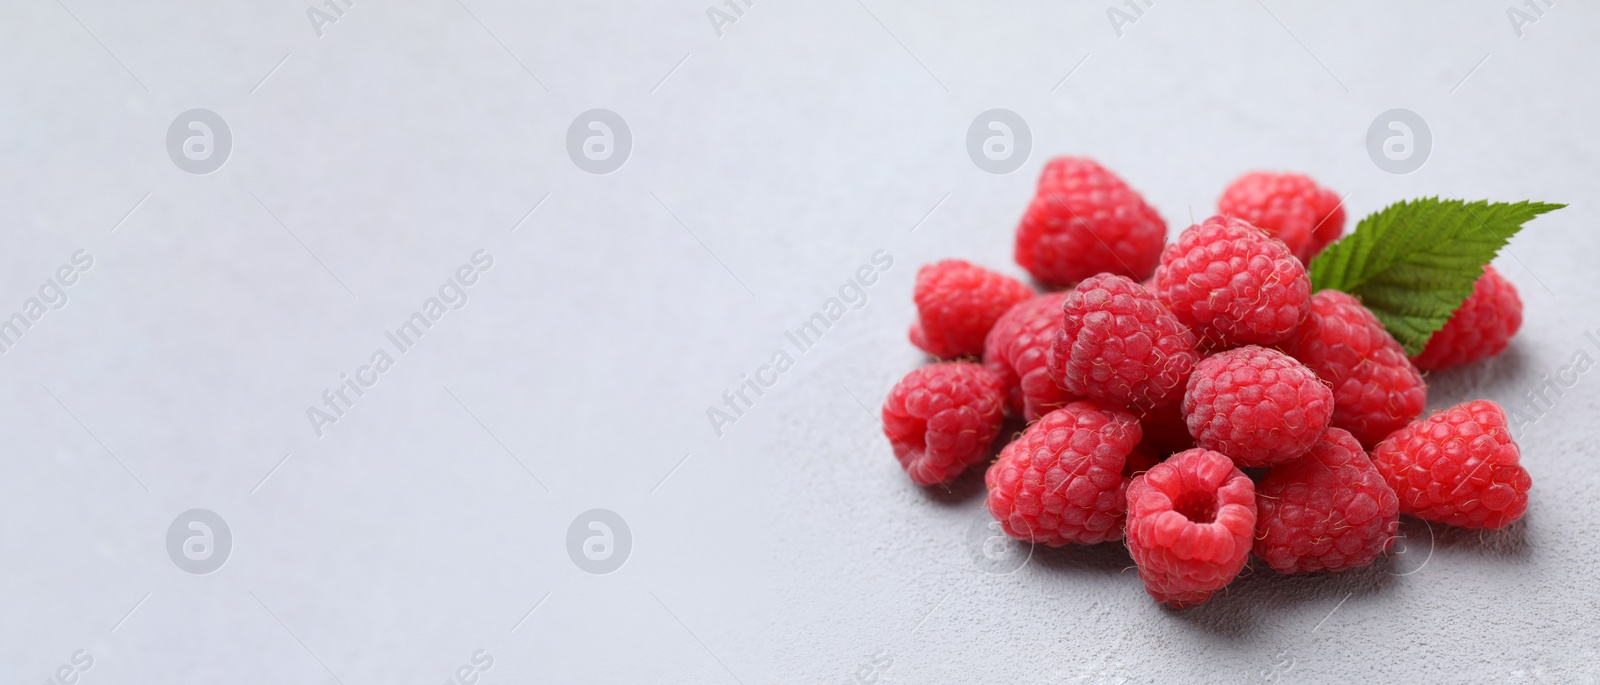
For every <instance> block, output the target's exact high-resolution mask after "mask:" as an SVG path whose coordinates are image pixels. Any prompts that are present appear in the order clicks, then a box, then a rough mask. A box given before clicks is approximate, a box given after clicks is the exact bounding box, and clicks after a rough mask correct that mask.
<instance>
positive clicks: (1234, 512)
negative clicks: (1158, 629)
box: [1126, 447, 1256, 608]
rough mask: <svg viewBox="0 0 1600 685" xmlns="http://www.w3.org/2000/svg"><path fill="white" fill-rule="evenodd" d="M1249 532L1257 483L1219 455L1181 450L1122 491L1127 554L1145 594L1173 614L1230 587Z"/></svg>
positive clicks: (1253, 523)
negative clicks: (1125, 500) (1125, 497)
mask: <svg viewBox="0 0 1600 685" xmlns="http://www.w3.org/2000/svg"><path fill="white" fill-rule="evenodd" d="M1255 527H1256V491H1255V485H1254V484H1252V483H1251V482H1250V478H1249V477H1247V476H1245V475H1244V473H1243V472H1241V471H1239V469H1238V468H1237V467H1235V466H1234V465H1233V460H1231V459H1229V458H1228V457H1226V456H1224V455H1223V454H1221V453H1219V452H1213V451H1211V450H1207V449H1204V448H1198V447H1197V448H1195V449H1191V450H1185V451H1183V452H1179V453H1178V454H1175V455H1173V456H1172V458H1171V459H1168V460H1166V461H1164V462H1162V463H1160V464H1156V465H1155V466H1154V467H1151V469H1150V470H1149V471H1146V472H1145V473H1143V474H1141V475H1138V476H1135V477H1134V479H1133V482H1132V483H1130V484H1129V485H1128V528H1127V533H1126V537H1127V543H1128V553H1129V554H1131V555H1132V556H1133V561H1134V563H1135V564H1137V565H1138V567H1139V579H1140V580H1143V581H1144V588H1145V591H1146V592H1148V593H1149V594H1150V596H1151V597H1152V598H1154V599H1155V600H1156V601H1157V602H1161V603H1162V604H1166V605H1168V606H1170V607H1173V608H1183V607H1187V606H1192V605H1195V604H1200V603H1202V602H1205V601H1206V600H1208V599H1210V598H1211V594H1212V593H1214V592H1216V591H1217V590H1220V589H1222V588H1223V587H1225V586H1226V585H1227V584H1228V583H1230V582H1232V581H1233V579H1234V577H1235V576H1237V575H1239V571H1240V570H1242V569H1243V568H1244V564H1245V561H1246V560H1248V559H1249V557H1250V547H1251V542H1252V540H1253V539H1254V536H1255Z"/></svg>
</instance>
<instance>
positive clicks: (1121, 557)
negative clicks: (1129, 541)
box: [1032, 540, 1138, 580]
mask: <svg viewBox="0 0 1600 685" xmlns="http://www.w3.org/2000/svg"><path fill="white" fill-rule="evenodd" d="M1032 562H1033V564H1034V565H1035V566H1037V567H1038V568H1041V569H1044V570H1046V571H1050V572H1055V573H1059V572H1068V571H1093V572H1098V573H1110V574H1119V573H1124V572H1126V573H1127V574H1128V575H1129V576H1132V577H1134V578H1135V580H1137V577H1138V573H1137V568H1136V567H1135V566H1134V563H1133V557H1131V556H1128V547H1127V546H1126V545H1124V544H1123V543H1122V541H1121V540H1117V541H1114V542H1102V543H1100V544H1097V545H1063V546H1061V547H1050V546H1047V545H1034V546H1033V559H1032Z"/></svg>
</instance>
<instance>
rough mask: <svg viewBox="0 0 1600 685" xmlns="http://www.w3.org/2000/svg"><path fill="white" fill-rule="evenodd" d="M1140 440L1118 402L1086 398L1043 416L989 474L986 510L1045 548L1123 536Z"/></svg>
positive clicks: (1007, 527) (1016, 535) (1009, 528)
mask: <svg viewBox="0 0 1600 685" xmlns="http://www.w3.org/2000/svg"><path fill="white" fill-rule="evenodd" d="M1139 438H1140V431H1139V421H1138V419H1136V418H1134V417H1133V415H1132V414H1129V413H1128V412H1127V411H1125V410H1123V409H1121V408H1119V407H1113V406H1110V405H1105V404H1101V403H1098V402H1092V401H1087V400H1086V401H1080V402H1073V403H1071V404H1068V405H1067V406H1065V407H1062V408H1060V409H1057V410H1055V411H1052V412H1050V413H1048V414H1045V415H1044V417H1043V418H1041V419H1039V420H1038V421H1036V422H1034V423H1033V425H1030V426H1028V428H1027V430H1025V431H1023V433H1022V435H1021V436H1020V437H1018V438H1017V439H1016V440H1014V441H1012V442H1011V444H1009V445H1006V447H1005V449H1004V450H1003V451H1001V452H1000V458H999V459H998V460H996V461H995V463H994V464H993V465H991V466H990V467H989V471H988V472H987V473H985V474H984V482H985V483H987V485H988V487H989V502H988V504H989V513H991V514H993V515H994V518H995V520H996V521H999V522H1000V526H1001V528H1003V529H1004V530H1005V531H1006V534H1007V535H1010V536H1012V537H1014V538H1018V539H1022V540H1028V541H1031V542H1036V543H1040V544H1045V545H1051V546H1060V545H1065V544H1067V543H1077V544H1085V545H1087V544H1094V543H1097V542H1105V541H1107V540H1117V539H1120V538H1121V537H1122V517H1123V512H1124V510H1125V508H1126V506H1127V502H1126V499H1125V493H1126V490H1127V486H1128V478H1127V473H1126V472H1127V471H1128V467H1129V463H1128V459H1129V455H1130V453H1132V452H1133V451H1134V448H1135V446H1136V445H1137V444H1138V443H1139ZM1147 463H1148V461H1147V460H1146V459H1144V458H1143V457H1140V458H1139V459H1138V460H1137V464H1136V465H1137V466H1143V465H1145V464H1147Z"/></svg>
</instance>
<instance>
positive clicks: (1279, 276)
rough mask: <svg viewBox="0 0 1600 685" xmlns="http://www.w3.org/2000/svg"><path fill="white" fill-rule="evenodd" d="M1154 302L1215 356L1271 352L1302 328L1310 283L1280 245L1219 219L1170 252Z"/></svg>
mask: <svg viewBox="0 0 1600 685" xmlns="http://www.w3.org/2000/svg"><path fill="white" fill-rule="evenodd" d="M1155 287H1156V296H1157V297H1159V298H1160V299H1161V301H1162V302H1163V303H1165V304H1166V305H1167V307H1168V308H1169V309H1171V310H1172V313H1173V315H1175V316H1177V317H1178V320H1179V321H1182V322H1183V323H1184V324H1185V325H1187V326H1189V327H1190V328H1192V329H1194V332H1195V335H1197V336H1199V337H1200V339H1201V341H1202V342H1203V343H1204V344H1205V345H1206V346H1207V347H1209V348H1211V349H1227V348H1229V347H1237V346H1240V345H1271V344H1274V343H1277V342H1278V341H1281V340H1283V339H1284V338H1287V337H1288V336H1289V335H1290V334H1291V333H1293V332H1294V330H1295V329H1296V328H1298V327H1299V326H1300V324H1301V322H1303V321H1305V318H1306V314H1307V312H1308V311H1309V310H1310V306H1311V278H1310V277H1309V276H1307V275H1306V268H1305V265H1304V264H1302V263H1300V260H1299V259H1296V258H1295V256H1294V254H1292V253H1291V252H1289V248H1288V247H1287V246H1285V245H1284V244H1283V242H1281V241H1278V240H1274V239H1273V238H1272V237H1270V236H1268V235H1267V234H1266V233H1265V232H1263V231H1262V230H1261V229H1259V228H1257V227H1255V226H1253V225H1251V224H1250V223H1249V222H1247V221H1244V220H1243V219H1238V218H1235V217H1225V216H1214V217H1211V218H1209V219H1206V220H1205V221H1203V222H1201V223H1199V224H1196V225H1194V226H1190V227H1189V228H1188V229H1187V230H1185V231H1184V232H1183V233H1182V234H1180V235H1179V236H1178V240H1177V241H1176V242H1174V243H1173V244H1171V245H1168V246H1167V249H1166V251H1164V252H1162V254H1161V266H1160V267H1159V268H1157V269H1156V276H1155Z"/></svg>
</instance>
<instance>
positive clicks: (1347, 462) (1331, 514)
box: [1255, 428, 1400, 573]
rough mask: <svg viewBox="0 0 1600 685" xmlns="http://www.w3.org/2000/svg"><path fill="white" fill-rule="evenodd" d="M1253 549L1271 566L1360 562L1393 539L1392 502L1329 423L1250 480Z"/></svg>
mask: <svg viewBox="0 0 1600 685" xmlns="http://www.w3.org/2000/svg"><path fill="white" fill-rule="evenodd" d="M1256 512H1257V521H1256V530H1257V533H1256V541H1255V555H1256V556H1258V557H1260V558H1261V559H1262V560H1263V561H1266V562H1267V565H1268V566H1271V567H1272V570H1274V571H1277V572H1278V573H1316V572H1320V571H1343V570H1346V569H1351V568H1358V567H1361V566H1366V565H1367V564H1370V563H1372V562H1373V560H1375V559H1377V558H1378V555H1379V554H1382V553H1383V551H1384V550H1387V549H1389V547H1390V546H1391V545H1392V544H1393V543H1394V540H1395V534H1396V532H1397V531H1398V530H1399V526H1400V504H1399V501H1398V500H1397V499H1396V497H1395V494H1394V490H1393V489H1391V488H1390V487H1389V484H1388V483H1387V482H1385V481H1384V479H1383V476H1382V474H1380V473H1378V469H1377V467H1375V466H1373V464H1372V460H1371V459H1368V458H1367V453H1366V452H1365V451H1364V450H1362V449H1361V443H1360V442H1357V441H1356V439H1355V437H1354V436H1352V435H1350V433H1348V432H1346V431H1345V430H1343V429H1339V428H1329V429H1328V430H1327V432H1325V433H1323V434H1322V437H1321V438H1320V439H1318V440H1317V444H1316V445H1314V446H1312V448H1311V450H1310V451H1309V452H1307V453H1306V454H1305V455H1304V456H1302V457H1300V458H1298V459H1295V460H1293V461H1290V462H1288V463H1284V464H1279V465H1277V466H1274V467H1272V470H1270V471H1268V472H1267V475H1266V476H1265V477H1264V478H1262V480H1261V482H1260V483H1259V484H1257V485H1256Z"/></svg>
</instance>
